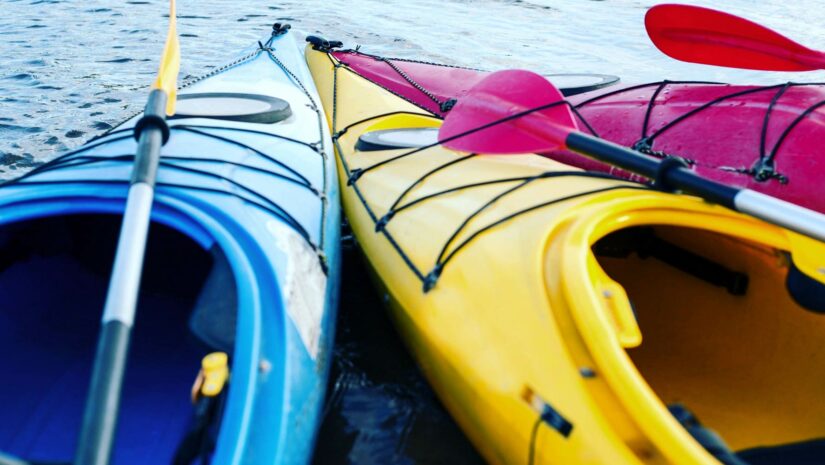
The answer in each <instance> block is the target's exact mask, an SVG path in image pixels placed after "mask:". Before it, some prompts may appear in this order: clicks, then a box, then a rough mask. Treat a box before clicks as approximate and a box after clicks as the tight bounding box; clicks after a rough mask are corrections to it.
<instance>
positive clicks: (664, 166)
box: [565, 132, 740, 210]
mask: <svg viewBox="0 0 825 465" xmlns="http://www.w3.org/2000/svg"><path fill="white" fill-rule="evenodd" d="M565 143H566V144H567V147H569V148H570V149H571V150H574V151H576V152H579V153H582V154H584V155H587V156H588V157H591V158H594V159H596V160H599V161H602V162H605V163H608V164H611V165H614V166H617V167H619V168H622V169H624V170H627V171H631V172H633V173H636V174H640V175H642V176H644V177H646V178H650V179H657V180H661V181H663V184H664V185H666V186H670V187H671V188H673V189H678V190H681V191H684V192H688V193H690V194H694V195H697V196H699V197H702V198H703V199H705V200H707V201H709V202H713V203H716V204H719V205H723V206H725V207H728V208H731V209H734V210H736V205H735V203H734V198H735V197H736V194H738V193H739V191H740V190H739V189H737V188H735V187H730V186H727V185H724V184H720V183H718V182H715V181H711V180H709V179H705V178H703V177H701V176H699V175H698V174H696V173H694V172H693V171H691V170H690V169H688V168H685V167H682V166H679V165H678V164H673V163H663V162H662V161H660V160H657V159H655V158H652V157H649V156H647V155H644V154H642V153H639V152H635V151H633V150H630V149H628V148H625V147H622V146H621V145H617V144H614V143H612V142H609V141H606V140H604V139H598V138H596V137H593V136H589V135H587V134H583V133H580V132H571V133H570V134H569V135H568V136H567V138H566V139H565Z"/></svg>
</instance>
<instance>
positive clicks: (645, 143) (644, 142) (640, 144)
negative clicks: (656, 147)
mask: <svg viewBox="0 0 825 465" xmlns="http://www.w3.org/2000/svg"><path fill="white" fill-rule="evenodd" d="M632 148H633V150H635V151H637V152H642V153H645V152H650V151H651V150H652V149H653V144H652V143H651V142H650V138H649V137H642V138H641V139H639V140H638V141H636V143H635V144H633V147H632Z"/></svg>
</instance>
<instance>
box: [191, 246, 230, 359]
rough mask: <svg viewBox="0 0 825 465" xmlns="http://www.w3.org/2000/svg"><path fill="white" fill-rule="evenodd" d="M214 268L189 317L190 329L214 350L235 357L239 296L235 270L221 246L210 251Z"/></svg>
mask: <svg viewBox="0 0 825 465" xmlns="http://www.w3.org/2000/svg"><path fill="white" fill-rule="evenodd" d="M209 254H210V255H211V256H212V269H211V270H210V271H209V275H208V276H207V277H206V281H205V282H204V284H203V287H202V288H201V292H200V294H199V295H198V300H197V302H196V303H195V308H194V310H193V311H192V315H191V316H190V317H189V329H190V330H191V331H192V333H193V334H194V335H195V336H197V337H198V338H199V339H200V340H201V341H202V342H203V343H204V344H206V345H208V346H209V347H211V348H212V349H214V350H218V351H221V352H226V353H227V354H230V355H231V354H232V349H233V348H234V347H235V327H236V322H237V320H238V312H237V308H238V297H237V290H236V289H235V279H234V278H233V276H232V269H231V268H230V266H229V261H228V260H227V259H226V255H224V253H223V251H222V250H221V249H220V247H217V246H213V247H212V249H210V250H209Z"/></svg>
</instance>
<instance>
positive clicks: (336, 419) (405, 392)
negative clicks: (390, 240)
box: [314, 244, 484, 465]
mask: <svg viewBox="0 0 825 465" xmlns="http://www.w3.org/2000/svg"><path fill="white" fill-rule="evenodd" d="M342 285H343V286H342V287H343V289H345V290H346V291H345V292H343V293H342V295H341V298H342V301H341V308H340V310H339V311H340V319H339V323H338V332H337V334H336V339H335V344H336V347H335V352H336V357H335V361H334V364H333V368H332V376H331V380H330V386H329V391H328V394H327V408H326V410H325V413H324V420H323V423H322V425H321V431H320V437H319V438H318V447H317V448H316V452H315V462H314V463H315V465H325V464H376V465H377V464H400V465H412V464H422V465H423V464H454V465H480V464H482V463H484V462H483V461H482V460H481V458H480V457H479V456H478V454H477V453H476V452H475V451H474V450H473V448H472V446H471V445H470V443H469V442H468V441H467V439H466V438H465V437H464V435H463V433H462V432H461V430H459V429H458V427H457V426H456V424H455V423H454V422H453V421H452V419H451V418H450V416H449V414H448V413H447V412H446V411H445V410H444V408H443V407H442V406H441V404H440V403H439V402H438V400H437V399H436V397H435V394H434V393H433V392H432V390H431V389H430V388H429V386H428V385H427V382H426V381H425V380H424V379H423V377H422V376H421V374H420V372H419V371H418V369H417V368H416V366H415V363H414V362H413V361H412V359H411V358H410V356H409V355H408V354H407V352H406V350H405V348H404V346H403V344H402V342H401V340H400V339H399V336H398V334H397V333H396V332H395V329H394V328H393V326H392V324H391V322H390V321H389V319H388V317H387V312H386V311H385V310H384V308H383V307H382V304H381V299H380V297H379V296H378V294H377V293H376V292H375V291H374V289H373V286H372V283H371V282H370V277H369V275H368V273H367V271H366V269H365V264H364V262H363V260H362V257H361V255H360V252H359V251H358V250H357V249H356V247H355V246H353V245H351V244H345V246H344V269H343V283H342Z"/></svg>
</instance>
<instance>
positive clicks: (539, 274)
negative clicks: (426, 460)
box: [307, 51, 825, 464]
mask: <svg viewBox="0 0 825 465" xmlns="http://www.w3.org/2000/svg"><path fill="white" fill-rule="evenodd" d="M307 53H308V62H309V65H310V69H311V71H312V73H313V76H314V78H315V82H316V85H317V86H318V88H319V90H320V93H321V97H322V100H323V101H324V105H325V108H326V109H327V117H328V123H329V124H330V125H331V127H332V133H333V139H334V141H335V144H336V149H337V153H338V168H339V177H340V178H339V179H340V182H341V185H342V186H346V187H344V188H343V191H342V200H343V205H344V211H345V213H346V215H347V218H348V220H349V224H350V225H351V227H352V229H353V233H354V236H355V237H356V239H357V241H358V244H359V245H360V247H361V249H362V250H363V252H364V254H365V256H366V257H367V261H368V263H369V266H370V267H371V269H372V270H373V273H374V276H375V280H376V282H377V283H378V286H379V288H380V289H381V290H382V292H383V293H384V299H385V301H386V302H387V303H388V306H389V307H390V312H391V315H392V318H393V320H394V322H395V324H396V326H397V328H398V331H399V333H400V334H401V336H402V338H403V339H404V341H405V342H406V344H407V346H408V347H409V349H410V351H411V352H412V353H413V355H414V356H415V359H416V361H417V362H418V364H419V366H420V367H421V369H422V371H423V372H424V374H425V376H426V377H427V379H428V381H429V382H430V383H431V385H432V386H433V388H434V389H435V391H436V393H437V394H438V396H439V398H440V399H441V400H442V402H443V403H444V404H445V406H446V408H447V410H448V411H449V412H450V413H451V414H452V415H453V417H454V418H455V419H456V420H457V422H458V423H459V425H460V426H461V427H462V429H463V430H464V432H465V433H466V434H467V436H468V437H469V439H470V440H471V441H472V443H473V444H474V445H475V446H476V448H477V449H478V450H479V451H480V452H481V454H482V455H483V456H484V458H485V459H486V460H487V461H488V462H489V463H495V464H515V463H521V464H523V463H536V464H538V463H548V464H556V463H559V464H560V463H591V464H595V463H605V464H608V463H609V464H616V463H627V464H638V463H657V464H659V463H692V464H700V463H701V464H714V463H718V461H717V459H715V458H714V457H713V456H711V454H710V453H709V452H707V450H706V449H705V448H704V447H703V445H701V444H700V443H699V442H697V441H696V440H694V439H693V438H692V436H691V435H690V433H689V432H688V431H687V430H686V429H685V428H684V427H683V426H682V425H681V424H680V423H679V422H678V421H677V419H676V418H675V417H674V416H673V415H671V413H670V412H669V410H668V406H669V405H668V404H670V403H671V402H673V398H672V397H671V396H670V395H665V394H662V393H661V392H660V391H658V390H655V389H658V388H659V387H660V386H659V385H656V386H653V385H652V384H648V382H647V380H648V378H653V375H649V376H648V373H652V372H649V371H648V370H649V368H648V365H645V364H644V361H643V360H642V359H641V358H638V356H637V355H635V354H636V352H633V350H634V349H635V348H637V347H639V346H640V345H641V346H642V347H644V346H645V345H644V344H645V343H644V342H643V332H644V331H650V332H651V334H653V332H655V331H657V329H656V328H654V329H651V328H649V327H647V326H645V327H644V328H642V330H640V329H639V326H638V325H637V321H636V318H635V317H634V310H633V307H631V303H630V298H631V297H633V296H632V295H630V293H631V292H637V290H634V288H633V286H632V284H631V283H630V282H627V283H624V282H623V283H621V284H620V283H619V282H617V281H615V280H614V279H618V278H617V276H620V274H619V273H618V272H616V271H615V270H613V269H612V268H610V266H611V265H612V264H613V262H611V261H610V260H611V259H610V258H609V257H601V256H599V257H596V256H595V254H594V253H593V248H594V247H596V244H597V243H599V241H601V240H602V239H605V238H610V237H613V234H614V233H620V232H622V231H624V230H625V229H626V228H629V229H630V230H633V231H636V230H635V229H634V228H639V227H641V228H643V230H646V229H644V228H653V230H654V231H655V232H656V234H658V235H661V237H664V238H666V239H668V240H673V241H675V242H674V243H675V244H676V245H677V246H678V247H690V249H689V250H695V251H696V252H697V253H699V252H701V253H706V251H705V250H702V248H701V247H699V246H697V245H695V244H690V243H689V241H686V240H685V239H684V238H682V237H675V236H673V231H676V232H678V233H684V232H685V231H687V232H689V233H690V234H688V237H694V236H696V237H699V236H701V237H703V238H706V239H707V244H711V245H713V244H719V243H724V244H727V245H728V246H729V249H728V250H726V252H727V253H722V254H721V255H722V257H718V258H717V259H718V260H720V261H722V262H724V264H725V266H733V265H732V264H731V263H727V262H726V261H725V260H726V259H725V258H724V257H725V256H726V255H728V254H729V255H730V256H735V257H740V256H741V257H743V259H742V261H741V263H746V262H748V260H751V258H749V257H751V254H752V252H751V250H752V248H753V249H757V250H760V251H761V250H765V251H768V250H771V251H772V250H777V251H780V250H781V251H786V253H790V254H791V255H792V256H793V263H794V264H795V265H796V266H799V267H802V268H805V271H804V274H805V275H806V276H808V277H812V276H816V275H817V273H816V269H815V268H811V267H809V265H810V264H812V263H813V262H816V261H817V260H821V259H817V258H814V257H817V256H818V254H819V253H821V252H820V251H822V250H823V245H822V244H819V243H816V242H814V241H811V240H807V239H805V238H802V237H800V236H797V235H795V234H793V233H790V232H788V231H785V230H782V229H780V228H778V227H774V226H771V225H767V224H765V223H762V222H759V221H756V220H754V219H751V218H748V217H746V216H743V215H739V214H736V213H733V212H730V211H727V210H725V209H723V208H721V207H718V206H712V205H709V204H707V203H705V202H703V201H701V200H700V199H697V198H693V197H688V196H676V195H670V194H665V193H661V192H656V191H653V190H651V189H648V188H646V187H644V186H642V185H639V184H635V183H630V182H626V181H621V180H619V179H616V178H612V177H608V176H604V175H600V174H598V173H586V172H583V171H581V170H579V169H577V168H574V167H571V166H567V165H563V164H561V163H558V162H556V161H553V160H551V159H548V158H546V157H540V156H537V155H502V156H493V155H475V154H465V153H458V152H453V151H450V150H447V149H445V148H443V147H440V146H429V145H418V144H410V145H409V146H408V147H407V148H392V147H384V149H383V150H382V149H380V148H376V147H375V146H374V144H373V145H371V144H365V143H363V141H364V140H366V139H369V140H371V141H374V140H375V138H374V137H373V138H366V137H364V135H365V134H373V133H377V132H379V131H389V130H392V129H393V128H395V129H396V130H398V131H401V132H403V131H406V130H407V129H409V128H415V129H416V131H417V132H416V133H420V132H423V131H420V130H422V129H425V128H437V127H438V126H439V125H440V120H439V118H437V117H435V116H433V115H432V114H429V113H428V112H425V111H423V110H422V109H421V108H420V107H418V106H416V105H413V104H412V103H411V102H409V101H407V100H406V99H403V98H399V97H398V96H397V95H395V94H394V93H392V92H389V91H387V90H386V89H382V88H380V87H378V86H375V85H374V84H372V83H371V82H370V81H369V80H367V79H364V78H363V77H362V76H360V75H358V74H356V73H353V72H352V71H350V70H349V69H348V68H347V67H346V66H337V65H338V64H339V63H338V62H337V60H336V59H335V57H334V56H331V55H329V54H327V53H324V52H323V51H309V52H307ZM408 135H409V137H410V138H413V136H412V132H410V133H408ZM401 138H402V136H401V135H399V136H398V139H401ZM671 236H673V237H671ZM657 237H658V236H657ZM720 241H721V242H720ZM671 245H672V244H671ZM718 247H720V248H721V246H718ZM609 249H611V248H609ZM680 250H682V249H680ZM611 251H612V249H611ZM613 252H614V253H615V251H613ZM771 253H772V252H771ZM688 255H689V256H692V255H690V254H688ZM756 255H757V256H756V257H754V258H753V261H752V262H750V263H751V265H750V266H752V267H753V269H754V270H755V271H754V273H756V274H757V275H759V276H763V277H762V278H760V279H765V286H764V287H765V288H766V289H771V292H777V295H778V297H776V302H777V303H781V305H779V304H778V306H780V307H782V308H784V309H785V310H787V311H790V309H789V308H785V307H793V308H794V310H793V311H795V312H796V311H798V312H800V314H801V315H806V316H805V317H804V318H808V320H806V321H808V323H809V324H813V325H815V327H816V328H817V329H816V332H821V331H822V330H823V329H825V327H823V322H822V321H821V320H817V318H816V315H814V314H811V313H808V314H806V313H805V310H802V309H800V308H799V306H800V305H799V304H797V303H795V301H794V300H793V299H792V298H791V297H789V296H788V295H784V296H782V292H783V289H784V287H783V286H782V284H781V282H782V276H784V273H788V272H789V271H788V268H786V265H787V263H786V264H785V265H776V264H774V265H773V266H768V265H767V264H766V263H767V262H769V261H770V260H769V259H767V258H766V256H771V255H770V254H767V255H762V252H759V253H758V254H756ZM808 259H813V261H812V262H808ZM754 263H756V264H754ZM805 263H808V265H805ZM614 266H615V265H614ZM761 267H764V270H762V268H761ZM712 268H713V267H712ZM607 270H610V273H608V272H607ZM760 270H762V271H760ZM763 271H764V273H763ZM680 273H683V272H682V271H679V270H678V269H677V270H674V269H672V268H671V269H669V270H666V272H662V271H660V272H659V274H660V275H661V276H663V278H662V282H663V283H668V282H673V283H678V284H679V286H680V287H678V289H679V290H681V291H685V292H688V293H690V292H696V293H697V294H701V295H702V296H703V298H705V299H707V302H714V301H715V300H718V302H724V303H719V304H712V305H718V307H716V306H714V308H715V309H716V310H717V311H721V309H722V308H721V307H723V306H725V305H730V304H731V301H732V300H730V299H733V298H723V297H722V296H723V295H724V294H726V292H727V291H725V289H723V288H719V289H717V287H718V286H717V287H714V286H710V287H709V286H708V281H707V280H708V279H709V278H708V277H707V276H705V277H703V280H704V281H703V280H696V281H691V280H690V279H683V278H685V277H684V276H682V275H681V274H680ZM760 273H762V274H760ZM728 276H729V277H731V276H734V277H735V274H734V275H728ZM622 279H626V278H625V277H622ZM753 279H756V278H753ZM815 279H816V281H815V282H816V283H817V284H815V285H814V286H821V285H822V279H821V277H817V278H815ZM761 283H762V281H760V284H761ZM768 283H770V285H767V284H768ZM777 283H779V286H777ZM623 284H624V285H625V286H627V291H626V289H625V287H623ZM673 286H674V287H675V288H676V287H677V284H673ZM682 286H683V287H682ZM660 287H661V288H662V289H668V287H667V285H665V284H662V285H661V286H660ZM755 287H756V288H760V286H759V285H756V286H755ZM675 290H676V289H674V292H675ZM700 291H701V292H700ZM659 298H661V296H659ZM760 298H762V296H761V295H760V294H759V293H756V292H755V293H751V294H749V297H748V299H755V301H756V302H758V301H759V299H760ZM643 300H644V299H642V298H641V297H640V298H639V299H638V301H639V302H641V301H643ZM636 301H637V299H635V298H634V302H636ZM748 303H749V304H753V303H754V300H748ZM640 310H641V309H640ZM812 322H815V323H812ZM645 337H646V336H645ZM652 339H656V338H652ZM811 340H812V339H806V341H808V342H809V343H810V342H811ZM814 340H815V339H814ZM651 347H652V345H651ZM654 351H655V349H654ZM697 369H698V368H697ZM697 386H698V385H697ZM694 387H696V386H694ZM701 387H704V388H708V385H702V386H701ZM713 392H714V393H717V392H716V391H713ZM660 395H662V397H660ZM679 395H682V392H680V394H679ZM677 398H678V397H677ZM697 402H700V401H697ZM699 407H700V406H699V405H698V404H697V407H696V408H697V410H698V409H699ZM702 413H703V415H704V413H705V410H702ZM718 424H723V422H719V423H718ZM711 426H712V427H713V426H716V424H711ZM723 429H724V428H723ZM728 431H729V429H725V433H727V432H728ZM730 431H732V430H730ZM738 432H739V433H742V435H743V436H747V433H746V432H743V431H742V430H740V431H738ZM734 433H736V431H732V433H731V435H732V437H734V439H735V442H734V441H732V442H733V443H734V444H735V445H733V446H732V447H736V448H737V449H743V448H747V447H751V446H753V442H750V443H748V442H747V441H745V440H742V438H741V437H736V434H734ZM808 433H810V431H806V432H801V431H795V432H794V434H793V437H792V438H790V440H796V439H799V438H804V437H806V436H805V435H806V434H808ZM771 434H774V436H771V438H772V440H776V441H777V442H781V441H782V440H786V439H788V437H782V438H780V437H779V436H778V434H779V433H776V431H774V432H772V433H771ZM761 439H763V438H758V439H756V441H759V440H761Z"/></svg>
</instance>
